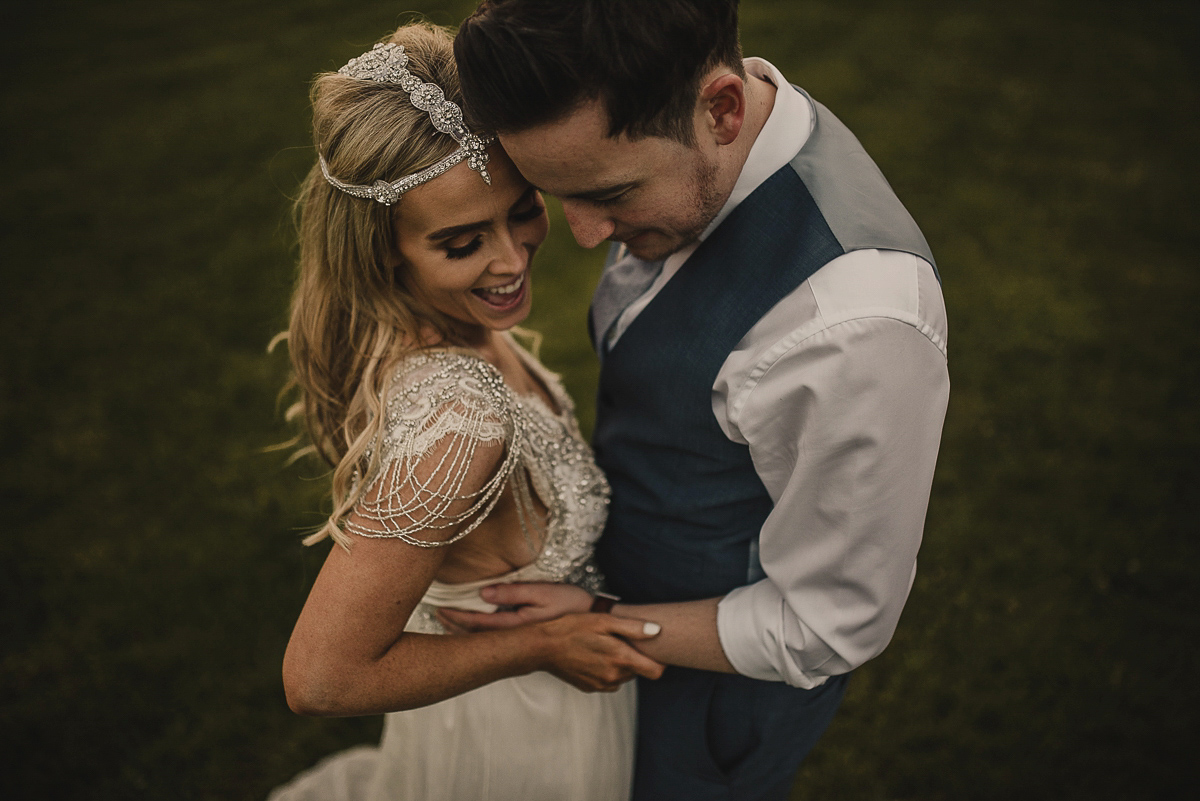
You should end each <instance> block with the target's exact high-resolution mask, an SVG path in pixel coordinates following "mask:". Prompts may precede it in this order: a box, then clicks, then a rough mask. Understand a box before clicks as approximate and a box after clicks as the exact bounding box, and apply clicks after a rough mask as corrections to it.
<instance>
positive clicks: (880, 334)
mask: <svg viewBox="0 0 1200 801" xmlns="http://www.w3.org/2000/svg"><path fill="white" fill-rule="evenodd" d="M939 299H940V298H939ZM943 314H944V312H943ZM791 339H794V340H795V341H794V342H792V341H790V340H791ZM733 395H735V396H736V397H731V399H730V403H729V408H728V412H727V413H728V415H729V420H730V423H729V425H730V426H732V427H733V428H735V429H736V432H737V438H738V439H741V440H744V441H745V442H746V444H748V445H749V448H750V455H751V457H752V459H753V461H754V465H755V470H756V471H757V472H758V474H759V476H760V477H761V478H762V480H763V483H764V485H765V486H766V488H767V491H768V493H769V494H770V495H771V498H772V500H773V501H774V502H775V505H774V508H773V510H772V512H771V514H770V515H769V516H768V518H767V520H766V522H765V524H764V525H763V528H762V531H761V534H760V538H759V558H760V560H761V562H762V567H763V571H764V572H765V574H766V578H765V579H763V580H761V581H759V582H757V583H754V584H750V585H748V586H745V587H741V588H738V589H736V590H734V591H732V592H730V593H729V594H728V595H727V596H726V597H725V598H724V599H723V600H722V601H721V603H720V606H719V608H718V614H717V627H718V633H719V636H720V640H721V645H722V647H723V648H724V650H725V653H726V656H727V657H728V658H729V661H730V662H731V663H732V664H733V666H734V667H735V668H736V669H737V670H738V672H739V673H742V674H743V675H746V676H750V677H753V678H756V679H764V680H773V681H784V682H787V683H788V684H790V685H793V686H796V687H806V688H807V687H814V686H817V685H819V684H821V683H823V682H824V681H825V680H826V679H827V678H828V677H829V676H833V675H838V674H841V673H846V672H848V671H850V670H853V669H854V668H856V667H858V666H859V665H861V664H862V663H863V662H865V661H867V660H868V659H870V658H872V657H874V656H876V655H877V654H879V653H880V652H881V651H882V650H883V649H884V647H885V646H886V645H887V643H888V641H889V640H890V639H891V637H892V634H893V632H894V631H895V629H896V624H897V622H898V621H899V618H900V612H901V609H902V608H903V606H904V602H905V600H906V599H907V597H908V593H909V590H910V588H911V587H912V581H913V576H914V574H915V569H916V558H917V549H918V547H919V545H920V542H921V535H922V530H923V528H924V524H925V513H926V508H927V506H928V502H929V491H930V486H931V484H932V481H933V471H934V465H935V462H936V459H937V452H938V445H939V442H940V440H941V431H942V421H943V419H944V417H945V412H946V404H947V400H948V397H949V377H948V373H947V367H946V356H945V350H944V342H943V341H941V340H939V338H938V336H937V334H936V333H935V332H931V330H930V329H929V327H928V326H927V325H923V324H922V323H921V321H920V320H919V319H903V317H902V316H899V317H898V316H892V315H887V314H883V313H878V312H869V311H868V312H863V313H861V314H857V315H852V316H848V317H847V318H846V319H841V320H836V321H829V320H824V321H821V325H814V326H811V327H806V329H805V330H801V331H797V332H794V333H793V336H792V337H790V339H789V340H787V341H782V342H780V343H777V344H776V346H775V347H774V348H772V349H771V350H770V351H769V352H768V353H766V354H765V355H764V357H763V359H762V360H761V361H760V362H759V363H758V364H757V365H756V366H755V369H754V370H753V371H750V372H749V373H748V375H747V377H746V380H745V382H744V383H743V385H742V386H740V387H738V388H737V390H736V392H734V393H733Z"/></svg>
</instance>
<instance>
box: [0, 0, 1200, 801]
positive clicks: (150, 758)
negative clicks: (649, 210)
mask: <svg viewBox="0 0 1200 801" xmlns="http://www.w3.org/2000/svg"><path fill="white" fill-rule="evenodd" d="M26 5H27V7H26V8H24V9H23V10H20V11H12V10H6V11H4V12H3V14H4V15H5V17H4V19H3V20H0V22H2V23H3V24H2V25H0V30H3V31H4V35H5V45H6V53H7V55H8V63H9V64H10V72H9V76H8V80H7V81H6V85H5V96H4V105H3V118H4V126H5V127H4V129H5V132H6V146H5V148H4V149H3V152H2V153H0V165H2V166H3V175H4V181H3V183H2V188H0V212H2V214H0V232H2V235H3V240H2V241H3V256H2V258H3V261H2V264H3V268H2V269H3V276H4V293H3V298H4V305H3V308H4V314H3V315H0V336H2V337H3V341H4V348H3V356H2V357H0V358H2V359H3V361H2V362H0V418H2V420H3V426H2V427H0V447H2V449H3V453H4V456H5V458H4V460H3V464H2V466H0V498H2V501H3V507H2V509H3V512H4V519H5V520H6V522H7V523H8V526H7V534H6V536H4V537H3V538H0V560H2V561H3V564H4V565H5V568H6V570H5V579H4V581H3V582H0V593H2V595H0V597H2V599H3V604H2V606H0V633H2V637H0V643H2V647H0V722H2V725H0V738H2V739H0V748H2V750H3V753H4V755H5V760H6V767H5V769H4V771H3V775H4V778H3V779H2V780H0V794H2V795H3V796H4V797H6V798H26V797H30V798H33V797H68V798H73V799H113V798H139V799H259V798H262V797H264V796H265V794H266V792H267V791H268V790H269V788H270V787H272V786H273V785H275V784H277V783H279V782H281V781H283V780H284V779H286V778H287V777H289V776H291V775H292V774H294V773H295V772H297V771H298V770H300V769H302V768H303V767H306V766H308V765H310V764H311V763H312V762H314V761H315V760H316V759H317V758H319V757H320V756H322V755H323V754H326V753H328V752H330V751H332V750H334V749H336V748H339V747H344V746H346V745H348V744H351V743H354V742H363V741H370V740H372V739H374V738H375V737H377V735H378V731H379V721H378V719H366V720H345V721H324V720H306V719H301V718H297V717H295V716H293V715H292V714H291V713H290V712H288V711H287V709H286V707H285V705H284V703H283V697H282V690H281V688H280V682H279V664H280V658H281V655H282V652H283V648H284V645H285V643H286V639H287V636H288V633H289V631H290V627H291V623H292V621H293V620H294V618H295V615H296V614H297V612H298V610H299V607H300V604H301V603H302V602H303V599H304V596H305V593H306V590H307V586H308V584H309V582H310V581H311V580H312V577H313V575H314V573H315V570H316V567H317V566H318V565H319V563H320V560H321V558H322V555H323V551H324V549H323V548H316V549H309V550H304V549H302V548H301V547H300V546H299V544H298V536H299V534H300V532H301V531H302V530H304V529H305V528H306V527H307V526H310V525H312V524H313V523H315V522H316V521H317V520H319V519H320V510H321V509H322V508H323V494H324V491H325V476H324V475H323V472H322V471H321V470H320V469H319V468H318V467H316V466H311V465H309V466H297V467H292V468H286V469H285V468H284V467H283V466H282V459H281V457H280V456H279V455H278V454H264V453H263V452H262V448H263V447H264V446H266V445H268V444H270V443H272V442H277V441H279V440H280V439H282V438H284V437H285V436H286V430H285V427H284V426H283V425H282V422H281V419H280V415H279V413H278V409H277V407H276V405H275V393H276V392H277V390H278V387H279V385H280V384H281V383H282V381H283V379H284V375H285V362H284V358H283V357H282V355H281V354H276V355H274V356H267V355H266V354H265V353H264V346H265V343H266V342H267V340H268V339H269V338H270V336H271V335H272V334H273V333H274V332H275V331H277V330H278V329H279V328H281V327H282V325H283V321H284V316H285V309H286V302H287V296H288V292H289V286H290V282H291V275H292V262H293V258H294V252H293V249H292V237H291V233H290V228H289V222H288V209H287V206H288V198H289V196H290V194H291V193H292V192H293V191H294V189H295V186H296V184H297V182H298V180H299V177H300V176H301V175H302V174H303V172H304V171H305V170H307V168H308V166H309V165H310V164H311V162H312V159H313V153H312V151H311V149H310V148H309V147H308V143H307V131H306V126H307V111H306V85H307V81H308V80H309V78H310V77H311V75H312V74H313V73H314V72H316V71H319V70H323V69H331V68H336V67H337V66H339V65H340V64H341V63H343V62H344V61H345V60H346V59H347V58H349V57H350V56H352V55H355V54H357V53H358V52H360V51H361V50H363V49H365V46H366V45H367V44H368V43H369V42H371V41H373V40H374V39H375V38H377V37H378V36H379V35H381V34H382V33H384V32H385V31H386V30H387V29H388V28H389V27H391V26H393V25H395V24H396V23H397V22H398V21H399V20H400V18H401V14H400V11H401V8H400V6H398V5H396V4H392V3H381V2H359V3H351V2H342V3H334V2H315V1H314V0H301V1H299V2H295V1H294V2H289V3H261V2H260V3H252V2H248V0H241V1H240V2H234V1H233V0H225V1H224V2H208V3H201V2H196V1H195V0H193V1H192V2H175V3H150V2H144V1H138V0H128V1H122V2H109V3H103V4H99V3H94V4H88V5H83V6H75V5H69V4H67V3H62V2H45V3H39V4H26ZM413 5H414V6H415V7H417V8H419V9H424V10H426V11H429V12H431V13H432V16H433V18H434V19H435V20H436V21H439V22H445V23H453V22H455V21H457V20H458V19H459V18H461V16H462V15H463V14H464V13H466V11H467V10H468V9H469V8H470V5H471V4H470V3H469V2H459V3H451V4H445V5H435V4H431V3H424V4H417V3H414V4H413ZM743 6H744V7H743V44H744V47H745V50H746V52H747V53H748V54H756V55H763V56H765V57H767V58H769V59H771V60H772V61H773V62H774V63H775V64H776V65H778V66H779V67H780V68H781V69H783V71H784V72H785V74H787V75H788V76H789V77H790V78H792V79H793V80H795V81H796V82H798V83H800V84H802V85H804V86H805V87H806V88H807V89H808V90H809V91H811V92H812V93H813V94H814V95H815V96H816V97H817V98H818V99H820V100H821V101H822V102H824V103H826V104H827V105H828V106H830V107H831V108H832V109H833V110H834V111H835V113H837V114H838V115H839V116H841V117H842V118H843V119H844V120H845V121H846V122H847V123H848V124H849V125H850V127H851V128H852V129H853V130H855V131H856V133H858V135H859V137H860V138H861V139H862V140H863V142H864V143H865V144H866V146H867V148H868V150H869V151H870V152H871V153H872V154H874V155H875V157H876V159H877V161H878V162H879V163H880V165H881V166H882V167H883V169H884V172H885V173H886V174H887V175H888V177H889V178H890V179H891V181H892V183H893V185H894V186H895V187H896V189H897V191H898V192H899V194H900V196H901V198H902V199H904V200H905V201H906V203H907V204H908V205H909V206H910V208H911V209H912V211H913V213H914V215H915V216H916V217H917V219H918V220H919V221H920V222H921V224H922V226H923V227H924V229H925V231H926V233H927V236H928V238H929V240H930V242H931V244H932V246H933V247H934V250H935V253H936V254H937V256H938V259H939V263H940V266H941V270H942V275H943V278H944V281H945V293H946V300H947V305H948V308H949V313H950V321H951V336H950V353H951V357H950V364H951V377H952V382H953V389H952V397H951V406H950V412H949V415H948V418H947V421H946V430H945V436H944V439H943V446H942V454H941V459H940V461H939V468H938V474H937V478H936V481H935V485H934V492H933V498H932V502H931V505H930V512H929V521H928V526H927V531H926V541H925V545H924V547H923V549H922V555H921V565H920V571H919V574H918V578H917V583H916V585H915V587H914V589H913V594H912V598H911V600H910V602H909V605H908V609H907V610H906V612H905V616H904V618H903V619H902V621H901V624H900V628H899V630H898V632H897V635H896V638H895V641H894V642H893V644H892V645H891V647H890V648H889V649H888V650H887V651H886V652H885V653H884V654H883V655H882V656H881V657H879V658H878V659H876V660H874V661H873V662H871V663H869V664H868V665H866V666H865V667H864V668H862V669H861V670H859V671H858V674H857V675H856V677H855V678H854V680H853V681H852V683H851V685H850V691H849V694H848V696H847V699H846V702H845V705H844V707H843V710H842V712H841V713H840V714H839V716H838V717H837V719H836V720H835V722H834V724H833V726H832V728H831V729H830V731H829V733H828V735H827V736H826V737H825V739H824V740H823V741H822V743H821V744H820V745H819V746H818V748H817V750H816V751H815V752H814V753H813V755H812V756H811V757H810V759H809V760H808V761H807V763H806V764H805V766H804V767H803V769H802V771H801V774H800V777H799V781H798V784H797V789H796V792H795V798H797V799H804V801H822V800H825V799H829V800H832V799H837V800H838V801H852V800H856V799H861V800H862V801H867V800H871V801H874V800H875V799H922V800H923V801H936V800H940V799H996V800H997V801H1000V800H1001V799H1003V800H1007V799H1016V798H1023V799H1055V800H1058V799H1080V800H1081V801H1082V800H1083V799H1141V798H1147V799H1166V798H1184V797H1186V796H1185V792H1186V788H1187V787H1188V783H1189V782H1190V781H1192V780H1193V773H1192V769H1191V767H1190V759H1189V758H1187V756H1186V755H1187V753H1190V752H1191V750H1192V749H1193V748H1194V745H1189V743H1191V742H1192V741H1193V740H1194V738H1193V737H1192V736H1191V735H1192V733H1193V731H1194V728H1195V720H1196V719H1197V715H1198V713H1200V703H1198V693H1197V690H1196V683H1197V679H1198V678H1200V677H1198V675H1197V674H1198V671H1197V664H1196V663H1197V647H1196V645H1195V644H1194V643H1195V642H1196V641H1197V639H1198V638H1200V626H1198V625H1197V619H1196V609H1197V590H1196V587H1197V580H1198V578H1200V576H1198V573H1200V554H1198V553H1197V550H1198V549H1197V541H1196V534H1197V525H1196V521H1197V519H1198V517H1200V516H1198V514H1197V512H1198V510H1197V501H1196V497H1197V491H1196V489H1195V488H1196V486H1197V482H1198V481H1200V469H1198V459H1197V453H1198V448H1197V446H1198V443H1197V430H1198V426H1197V423H1198V421H1197V409H1198V408H1200V403H1198V398H1197V395H1198V394H1200V393H1198V392H1197V389H1198V387H1200V353H1198V350H1200V338H1198V337H1197V333H1198V332H1197V324H1196V317H1195V309H1196V308H1197V300H1198V299H1200V298H1198V294H1200V292H1198V290H1200V281H1198V280H1197V276H1196V265H1195V263H1194V262H1195V254H1196V253H1197V252H1200V227H1198V226H1197V225H1196V224H1195V222H1194V220H1193V219H1192V213H1193V210H1194V209H1195V208H1196V206H1197V199H1198V198H1197V196H1196V195H1197V193H1196V188H1195V187H1196V176H1197V175H1198V174H1200V171H1198V170H1197V166H1198V165H1197V148H1198V147H1200V137H1198V136H1197V134H1198V128H1200V126H1198V121H1200V116H1198V113H1197V112H1198V108H1197V97H1196V92H1195V84H1196V75H1197V63H1196V60H1195V57H1194V56H1193V55H1191V54H1192V53H1194V52H1196V46H1197V44H1198V42H1197V37H1196V31H1197V30H1200V27H1198V25H1197V23H1198V22H1200V19H1198V16H1200V15H1198V14H1197V12H1196V11H1194V10H1193V7H1192V5H1190V4H1184V3H1178V2H1166V1H1164V0H1158V1H1156V2H1147V3H1141V4H1136V5H1135V4H1131V3H1117V2H1092V3H1083V2H1057V3H1034V2H1031V0H1010V2H1007V3H1000V2H997V1H996V0H978V1H977V2H970V3H963V2H947V1H945V0H943V1H942V2H932V1H926V0H913V2H909V3H904V4H900V3H885V2H861V3H856V4H853V6H852V7H851V6H850V4H843V3H834V2H829V1H828V0H822V1H821V2H805V3H796V2H782V1H779V2H770V1H769V0H757V1H752V0H745V1H744V3H743ZM601 257H602V254H601V253H599V252H593V253H582V252H580V251H578V250H577V249H576V248H575V247H574V245H573V244H572V243H571V241H570V238H569V235H568V233H567V232H566V229H565V226H564V225H563V224H562V220H561V216H560V215H556V216H555V220H554V232H553V234H552V237H551V239H550V241H548V242H547V244H546V246H545V247H544V248H543V252H542V254H541V255H540V257H539V262H538V272H537V278H536V290H535V299H536V300H535V306H536V309H535V313H534V315H533V317H532V319H531V321H530V325H531V327H533V328H536V329H539V330H541V331H543V332H544V333H545V334H546V343H545V346H544V350H543V354H544V357H545V359H546V361H547V362H548V364H549V365H550V366H551V367H552V368H553V369H556V370H559V371H561V372H562V373H563V374H564V376H565V378H566V381H567V384H568V387H569V388H570V389H571V390H572V391H573V393H574V394H575V396H576V398H577V399H578V401H579V405H580V411H581V416H582V417H583V419H584V421H585V424H587V423H588V421H590V420H591V415H592V407H591V395H592V392H593V389H594V385H595V365H594V363H593V361H592V359H591V356H590V352H589V349H588V346H587V343H586V339H585V335H584V328H583V314H584V309H585V307H586V302H587V297H588V294H589V291H590V289H591V287H592V285H593V284H594V282H595V280H596V278H597V276H598V270H599V260H600V258H601Z"/></svg>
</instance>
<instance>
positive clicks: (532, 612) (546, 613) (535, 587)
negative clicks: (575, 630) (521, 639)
mask: <svg viewBox="0 0 1200 801" xmlns="http://www.w3.org/2000/svg"><path fill="white" fill-rule="evenodd" d="M479 594H480V596H482V597H483V600H485V601H487V602H488V603H493V604H496V605H497V606H499V607H502V608H501V610H500V611H496V612H490V613H489V612H464V611H462V610H460V609H439V610H438V619H440V620H441V621H442V624H443V625H445V626H446V628H448V629H450V630H452V631H455V633H461V632H469V631H492V630H495V629H510V628H513V627H514V626H524V625H525V624H527V623H540V622H542V621H545V620H554V619H555V618H559V617H562V616H563V615H570V614H576V613H580V612H586V611H588V610H589V609H591V606H592V596H591V595H590V594H589V593H588V591H587V590H584V589H581V588H579V587H576V586H574V585H572V584H550V583H543V582H530V583H513V584H493V585H492V586H490V587H484V588H483V589H482V590H480V592H479ZM505 607H512V608H511V609H506V608H505Z"/></svg>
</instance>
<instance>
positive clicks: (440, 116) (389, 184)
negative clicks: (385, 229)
mask: <svg viewBox="0 0 1200 801" xmlns="http://www.w3.org/2000/svg"><path fill="white" fill-rule="evenodd" d="M407 64H408V54H407V53H405V52H404V47H403V46H402V45H398V44H394V43H391V42H388V43H387V44H384V43H382V42H380V43H379V44H377V45H375V46H374V47H372V48H371V49H370V50H368V51H367V52H366V53H363V54H362V55H361V56H358V57H357V58H352V59H350V61H349V62H348V63H347V64H346V66H344V67H342V68H341V69H340V70H338V74H339V75H345V76H346V77H347V78H354V79H356V80H360V81H375V82H377V83H395V84H399V85H400V87H401V88H402V89H404V91H406V92H408V97H409V99H410V100H411V101H412V104H413V105H414V106H415V107H416V108H419V109H421V110H422V111H427V112H429V120H430V121H431V122H432V123H433V127H434V128H437V129H438V130H439V131H441V132H442V133H444V134H449V135H450V137H451V138H453V139H454V141H455V142H458V150H455V151H454V152H453V153H451V154H450V155H449V156H446V157H445V158H443V159H441V160H439V161H438V162H436V163H435V164H433V165H431V166H429V167H426V168H425V169H423V170H421V171H420V172H415V173H413V174H412V175H406V176H404V177H403V178H400V179H399V180H396V181H376V182H375V183H373V184H369V185H366V184H347V183H343V182H342V181H339V180H338V179H337V178H334V177H333V176H332V175H330V173H329V165H328V164H326V163H325V157H324V156H319V158H318V161H319V163H320V165H321V174H322V175H324V176H325V180H326V181H329V183H330V184H332V185H333V186H334V187H336V188H337V189H340V190H342V191H343V192H345V193H346V194H347V195H352V196H354V197H361V198H366V199H369V200H376V201H378V202H380V203H382V204H383V205H385V206H390V205H392V204H393V203H395V202H396V201H397V200H399V199H400V196H401V195H403V194H404V193H405V192H407V191H408V190H410V189H412V188H413V187H414V186H420V185H421V184H423V183H425V182H426V181H429V180H431V179H433V178H437V177H438V176H439V175H441V174H442V173H444V172H445V171H446V170H448V169H450V168H451V167H453V166H454V165H455V164H458V163H459V162H460V161H462V160H463V159H466V161H467V164H468V165H469V166H470V168H471V169H473V170H476V171H478V172H479V175H480V176H481V177H482V178H483V180H484V183H486V184H488V185H489V186H490V185H491V183H492V176H491V175H489V174H488V171H487V163H488V152H487V146H488V145H490V144H491V143H492V141H493V140H494V139H495V137H492V136H480V135H478V134H474V133H471V132H470V131H469V130H468V129H467V126H466V124H464V123H463V113H462V109H461V108H459V107H458V104H457V103H454V102H452V101H450V100H447V99H446V95H445V94H444V93H443V92H442V88H441V87H440V86H438V85H437V84H434V83H425V82H424V81H422V80H421V79H420V78H418V77H417V76H415V75H413V74H412V73H411V72H409V71H408V70H407V69H406V66H407Z"/></svg>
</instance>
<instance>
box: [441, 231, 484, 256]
mask: <svg viewBox="0 0 1200 801" xmlns="http://www.w3.org/2000/svg"><path fill="white" fill-rule="evenodd" d="M482 244H483V237H482V236H479V235H478V234H476V235H475V238H474V239H472V240H471V241H470V242H468V243H467V244H465V245H461V246H459V247H454V246H453V245H451V244H449V243H447V244H446V246H445V247H446V258H448V259H465V258H467V257H468V256H470V255H471V254H472V253H474V252H475V251H477V250H479V246H480V245H482Z"/></svg>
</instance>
